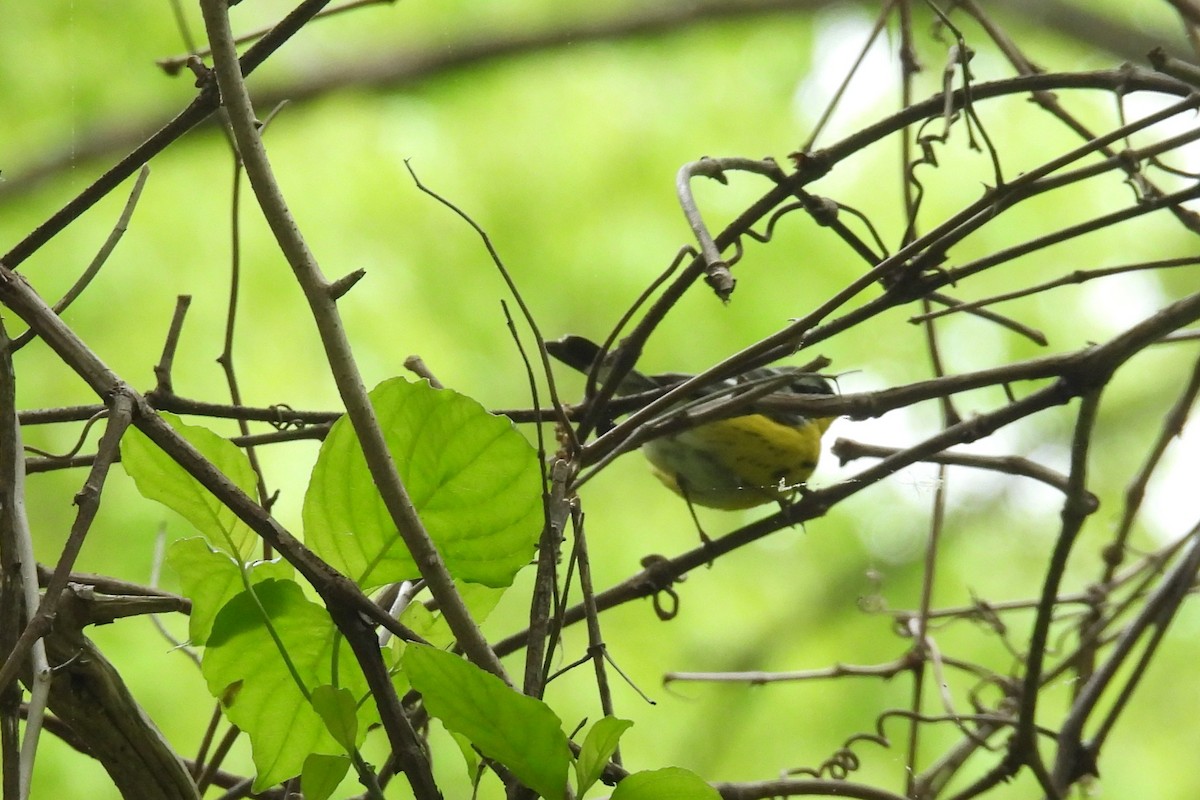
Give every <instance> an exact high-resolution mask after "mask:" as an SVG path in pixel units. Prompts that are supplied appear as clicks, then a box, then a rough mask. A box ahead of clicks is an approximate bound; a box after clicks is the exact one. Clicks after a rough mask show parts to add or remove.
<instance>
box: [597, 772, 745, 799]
mask: <svg viewBox="0 0 1200 800" xmlns="http://www.w3.org/2000/svg"><path fill="white" fill-rule="evenodd" d="M611 800H721V795H720V793H719V792H717V790H716V789H714V788H713V787H711V786H709V785H708V784H707V783H705V782H704V779H703V778H701V777H700V776H699V775H697V774H696V773H694V772H689V771H688V770H686V769H682V768H680V767H666V768H665V769H656V770H649V771H647V772H635V773H633V774H632V775H630V776H629V777H628V778H626V779H624V780H623V781H621V782H620V783H618V784H617V788H616V790H615V791H613V793H612V798H611Z"/></svg>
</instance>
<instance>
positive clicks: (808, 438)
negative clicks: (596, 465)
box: [642, 414, 832, 509]
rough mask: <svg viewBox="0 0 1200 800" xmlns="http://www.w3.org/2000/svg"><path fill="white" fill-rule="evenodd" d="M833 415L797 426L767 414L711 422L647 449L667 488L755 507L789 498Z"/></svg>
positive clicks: (712, 502)
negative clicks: (782, 422)
mask: <svg viewBox="0 0 1200 800" xmlns="http://www.w3.org/2000/svg"><path fill="white" fill-rule="evenodd" d="M830 422H832V420H830V419H819V420H811V421H807V422H804V423H803V424H801V425H799V426H796V427H792V426H788V425H783V424H781V423H779V422H777V421H775V420H773V419H771V418H770V417H766V416H763V415H762V414H748V415H746V416H742V417H734V418H732V419H727V420H721V421H719V422H710V423H708V424H706V425H700V426H697V427H695V428H692V429H689V430H686V431H682V432H680V433H677V434H674V435H672V436H664V437H662V438H659V439H655V440H653V441H651V442H649V443H647V444H646V445H644V446H643V447H642V452H643V453H645V455H646V458H647V459H649V460H650V463H651V465H652V466H653V469H654V474H655V475H656V476H657V477H658V479H659V480H661V481H662V482H663V483H664V484H665V485H666V486H667V488H669V489H670V490H671V491H673V492H675V493H676V494H679V495H680V496H682V497H684V498H686V499H688V500H690V501H691V502H693V503H696V504H697V505H702V506H708V507H710V508H722V509H739V508H752V507H754V506H757V505H762V504H763V503H770V502H779V501H784V500H787V499H789V498H790V497H791V496H792V495H793V494H794V493H795V491H796V489H797V488H798V487H799V486H800V485H801V484H803V483H804V482H805V481H806V480H808V478H809V476H810V475H812V472H813V470H814V469H816V466H817V460H818V459H819V458H820V456H821V434H822V433H824V432H825V429H826V428H828V427H829V424H830Z"/></svg>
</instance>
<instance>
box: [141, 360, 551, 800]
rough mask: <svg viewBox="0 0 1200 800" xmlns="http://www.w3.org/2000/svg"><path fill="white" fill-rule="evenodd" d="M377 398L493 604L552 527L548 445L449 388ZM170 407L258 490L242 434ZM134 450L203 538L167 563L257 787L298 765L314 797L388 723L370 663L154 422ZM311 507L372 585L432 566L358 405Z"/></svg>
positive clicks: (430, 622) (444, 548)
mask: <svg viewBox="0 0 1200 800" xmlns="http://www.w3.org/2000/svg"><path fill="white" fill-rule="evenodd" d="M371 401H372V403H373V406H374V409H375V413H376V415H377V417H378V419H379V421H380V424H381V425H382V427H383V429H384V431H385V435H386V438H387V442H388V445H389V449H390V452H391V455H392V458H393V460H394V461H395V463H396V466H397V469H398V470H399V472H400V475H401V478H402V479H403V480H404V482H405V484H406V486H407V487H408V489H409V491H410V493H411V495H412V498H413V502H414V505H415V507H416V510H417V512H418V514H419V515H420V516H421V518H422V520H423V521H424V523H425V525H426V526H427V529H428V531H429V534H430V537H431V538H432V539H433V541H434V543H435V545H436V546H437V547H438V549H439V550H440V551H441V552H442V554H443V557H444V559H445V561H446V565H447V567H448V568H449V570H450V572H451V573H452V574H453V575H454V576H455V578H456V579H457V581H458V582H459V586H460V588H461V589H462V591H463V594H464V596H465V598H466V600H467V603H468V607H469V608H471V610H472V611H473V612H475V613H476V614H477V615H478V616H479V617H483V616H486V614H487V612H488V611H490V609H491V607H492V606H493V605H494V604H495V602H496V600H497V599H498V597H499V593H500V591H501V590H502V589H503V587H506V586H508V585H509V584H511V583H512V580H513V578H514V576H515V575H516V573H517V571H518V570H519V569H521V567H523V566H524V565H525V564H527V563H528V562H529V560H530V557H531V555H532V553H533V548H534V544H535V542H536V540H537V537H538V535H539V533H540V530H541V508H542V505H541V495H542V492H541V473H540V469H539V466H538V463H537V457H536V454H535V453H534V451H533V449H532V448H531V447H530V445H529V444H528V442H526V441H525V439H524V438H523V437H522V436H521V435H520V434H519V433H517V431H516V430H515V429H514V428H513V426H512V424H511V423H510V422H509V421H508V420H506V419H504V418H500V417H496V416H493V415H491V414H489V413H487V412H486V411H485V410H484V409H483V408H482V407H481V406H480V405H479V404H478V403H476V402H475V401H473V400H471V399H470V398H467V397H464V396H462V395H460V394H458V393H456V392H453V391H450V390H437V389H433V388H432V387H430V386H429V385H428V384H427V383H424V382H421V383H410V382H408V381H405V380H403V379H400V378H396V379H392V380H389V381H385V382H384V383H382V384H381V385H380V386H378V387H377V388H376V389H375V390H374V391H373V392H372V393H371ZM163 416H164V418H165V419H166V420H167V421H168V422H169V423H170V424H171V425H172V427H173V428H175V430H176V431H178V432H179V433H180V434H181V435H182V436H183V437H184V438H186V439H187V440H188V441H189V442H190V443H191V444H192V445H193V446H194V447H195V448H196V449H197V450H198V451H199V452H200V453H201V454H202V455H203V456H204V457H205V458H207V459H208V460H209V461H211V462H212V463H213V464H214V465H215V466H217V467H218V468H219V469H221V470H222V471H223V472H224V473H225V474H226V475H227V476H228V477H229V478H230V479H231V480H232V481H233V483H234V484H236V485H237V486H238V488H240V489H241V490H242V491H244V492H247V493H252V492H253V491H254V473H253V470H252V469H251V467H250V463H249V461H248V459H247V458H246V456H245V455H244V454H243V453H242V452H241V451H240V450H239V449H238V448H237V447H236V446H234V445H233V444H232V443H231V442H229V441H227V440H225V439H223V438H221V437H220V436H218V435H216V434H215V433H213V432H211V431H208V430H206V429H204V428H200V427H196V426H192V425H186V424H184V423H183V422H182V421H180V420H179V419H178V418H176V417H174V416H172V415H169V414H164V415H163ZM122 463H123V464H124V466H125V469H126V471H127V472H128V473H129V474H130V475H131V476H132V477H133V479H134V482H135V484H136V485H137V487H138V490H139V491H140V492H141V493H142V494H143V495H144V496H146V497H147V498H150V499H153V500H157V501H159V502H161V503H163V504H164V505H166V506H167V507H169V508H171V509H173V510H174V511H176V512H178V513H179V514H180V515H181V516H183V517H184V518H185V519H186V520H187V521H188V522H190V523H191V524H192V525H193V526H195V528H196V529H197V530H198V531H199V532H200V533H201V534H202V536H203V538H189V539H183V540H181V541H178V542H176V543H174V545H173V546H172V547H171V549H170V552H169V554H168V561H169V563H170V564H171V566H172V567H173V568H174V569H175V570H176V571H177V572H178V573H179V574H180V576H181V581H182V584H183V589H184V592H185V593H186V594H187V596H188V597H189V598H191V600H192V603H193V612H192V616H191V621H190V628H189V634H190V638H191V641H192V643H193V644H196V645H204V646H205V650H204V657H203V661H202V665H201V670H202V672H203V675H204V678H205V680H206V682H207V684H208V688H209V690H210V692H211V693H212V694H213V696H214V697H216V698H218V699H219V700H220V702H221V705H222V708H223V709H224V711H225V714H226V716H228V718H229V719H230V721H231V722H233V723H235V724H236V725H238V726H239V727H240V728H241V729H242V730H243V731H245V732H246V733H247V735H248V736H249V738H250V741H251V744H252V748H253V757H254V762H255V767H256V769H257V777H256V780H255V790H256V791H257V790H261V789H263V788H266V787H269V786H272V785H274V784H277V783H279V782H281V781H283V780H286V779H288V778H290V777H292V776H294V775H297V774H301V773H302V774H303V782H304V787H305V790H306V793H307V794H308V795H309V796H316V797H323V796H328V794H329V793H330V792H332V790H333V789H334V788H335V787H336V786H337V784H338V783H339V782H340V781H341V779H342V777H343V776H344V775H345V773H346V771H347V769H348V768H349V766H350V765H351V763H352V761H353V757H354V756H355V755H356V753H357V748H358V747H360V746H361V745H362V743H363V740H364V738H365V736H366V732H367V730H368V728H369V727H370V726H371V725H372V724H374V723H376V722H378V715H377V713H376V712H375V707H374V704H373V703H371V702H370V698H369V692H368V689H367V686H366V681H365V679H364V678H363V675H362V672H361V670H360V669H359V667H358V664H357V662H356V660H355V659H354V656H353V654H352V652H351V651H350V649H349V647H348V645H347V644H346V643H345V640H344V639H343V638H342V637H341V635H340V633H339V632H338V630H337V629H336V627H335V626H334V624H333V622H332V620H331V618H330V616H329V614H328V613H327V612H326V610H325V609H324V607H322V606H321V605H320V604H318V603H316V602H313V601H312V600H310V599H309V598H308V597H307V596H306V592H305V589H304V588H303V587H302V586H301V585H300V583H298V582H297V581H296V579H295V576H294V572H293V570H292V567H291V565H289V564H287V563H286V562H284V561H282V560H280V559H274V560H271V561H254V560H252V559H251V553H252V552H253V547H254V544H255V541H256V538H255V536H254V534H253V531H252V530H251V529H250V528H249V526H247V525H246V524H245V523H244V522H243V521H241V520H240V519H238V518H237V517H236V516H235V515H234V514H233V512H232V511H230V510H229V509H228V508H226V507H225V506H224V505H223V504H222V503H221V502H220V501H219V500H218V499H217V498H216V497H215V496H214V495H213V494H212V493H211V492H210V491H208V490H207V489H206V488H204V487H203V486H202V485H201V484H200V483H199V482H198V481H197V480H196V479H195V478H193V477H192V476H191V475H189V474H188V473H187V472H186V471H185V470H184V469H183V468H182V467H180V466H179V465H178V464H176V463H175V462H174V461H173V460H171V459H170V458H168V457H167V456H166V455H165V454H164V453H163V452H162V451H161V450H159V449H158V447H157V446H155V445H154V444H153V443H152V442H151V441H150V440H149V439H148V438H147V437H146V436H145V435H144V434H142V433H140V432H138V431H136V430H131V431H130V432H129V434H127V435H126V437H125V439H124V441H123V443H122ZM304 521H305V528H306V530H305V534H306V537H305V538H306V539H307V541H308V543H309V545H310V547H311V548H312V549H313V550H314V552H316V553H317V555H319V556H321V557H322V558H324V559H326V560H327V561H328V562H329V563H330V564H332V565H333V566H335V567H336V568H337V569H339V570H341V571H343V572H344V573H346V574H348V575H350V576H351V577H352V578H353V579H354V580H355V581H356V582H357V583H358V584H359V585H360V586H361V587H362V588H364V589H369V588H371V587H374V586H378V585H380V584H382V583H390V582H396V581H402V580H407V579H413V578H418V577H420V573H419V572H418V570H417V568H416V565H415V563H414V561H413V559H412V557H411V555H410V554H409V553H408V550H407V549H406V548H405V546H404V543H403V540H402V538H401V537H400V535H399V532H398V531H397V529H396V527H395V525H394V524H392V522H391V519H390V517H389V515H388V514H387V513H386V509H385V508H384V507H383V503H382V501H381V500H380V498H379V496H378V493H377V492H376V490H375V485H374V483H373V481H372V480H371V476H370V474H369V472H368V471H367V468H366V464H365V462H364V460H363V457H362V452H361V448H360V447H359V444H358V440H357V437H356V436H355V434H354V430H353V428H352V427H351V425H350V423H349V420H348V419H346V418H343V419H341V420H339V421H338V422H337V423H335V425H334V426H333V428H332V430H331V431H330V434H329V436H328V438H327V439H326V441H325V443H324V445H323V447H322V448H321V453H320V457H319V459H318V462H317V464H316V467H315V469H314V471H313V475H312V477H311V481H310V484H309V488H308V492H307V494H306V495H305V504H304ZM474 584H482V585H474ZM404 619H405V620H406V622H411V623H413V624H414V625H415V626H416V627H418V628H420V629H422V630H423V631H424V632H425V633H427V634H428V635H429V640H431V641H435V642H441V643H443V644H448V643H449V642H450V641H451V640H452V637H451V636H450V635H449V632H448V630H447V629H446V627H445V624H444V622H443V621H442V620H441V619H440V617H439V616H438V615H437V614H433V613H430V612H428V611H427V610H426V609H425V608H424V607H423V606H421V605H420V604H414V605H413V606H411V607H410V609H409V610H408V611H407V612H406V613H405V616H404ZM394 647H396V648H397V650H398V651H399V650H400V649H402V645H400V644H396V645H394ZM397 655H398V652H397V653H396V654H393V655H392V656H391V662H392V663H394V662H395V660H396V656H397ZM396 679H397V682H398V684H399V685H403V681H404V680H406V678H405V676H403V675H399V674H398V675H397V678H396ZM560 735H561V734H560Z"/></svg>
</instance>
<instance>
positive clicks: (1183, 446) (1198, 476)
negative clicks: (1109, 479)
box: [1142, 422, 1200, 542]
mask: <svg viewBox="0 0 1200 800" xmlns="http://www.w3.org/2000/svg"><path fill="white" fill-rule="evenodd" d="M1198 490H1200V425H1197V424H1196V423H1195V422H1193V423H1192V424H1191V425H1188V426H1187V427H1185V428H1184V429H1183V435H1181V436H1180V437H1179V438H1178V439H1175V440H1173V441H1172V442H1171V444H1170V446H1169V447H1168V448H1167V452H1166V453H1164V454H1163V460H1162V463H1161V464H1160V465H1159V467H1158V469H1157V470H1155V471H1154V475H1153V477H1151V479H1150V483H1149V485H1148V486H1146V497H1145V499H1144V500H1143V501H1142V519H1143V521H1144V522H1145V523H1146V526H1147V527H1148V528H1149V530H1150V532H1151V533H1152V534H1153V535H1154V537H1155V538H1157V539H1160V540H1162V541H1163V542H1169V541H1175V540H1176V539H1178V538H1179V537H1181V536H1183V534H1185V533H1187V532H1188V531H1189V530H1191V528H1192V526H1194V525H1195V524H1196V522H1197V520H1200V491H1198Z"/></svg>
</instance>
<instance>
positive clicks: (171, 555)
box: [167, 536, 295, 645]
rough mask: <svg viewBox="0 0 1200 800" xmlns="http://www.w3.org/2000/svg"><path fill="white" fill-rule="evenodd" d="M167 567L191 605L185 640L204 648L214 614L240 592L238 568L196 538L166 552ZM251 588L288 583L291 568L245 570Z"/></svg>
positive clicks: (273, 564)
mask: <svg viewBox="0 0 1200 800" xmlns="http://www.w3.org/2000/svg"><path fill="white" fill-rule="evenodd" d="M167 564H169V565H170V566H171V568H172V569H174V570H175V572H176V573H177V574H178V575H179V580H180V583H181V584H182V586H183V594H184V595H185V596H186V597H188V598H189V599H191V601H192V613H191V615H190V616H189V617H188V638H189V639H190V640H191V642H192V644H197V645H200V644H204V642H205V641H206V640H207V639H208V634H209V631H211V630H212V624H213V620H214V619H216V616H217V612H219V611H220V610H221V608H222V607H224V605H225V604H226V603H228V602H229V600H230V599H231V598H232V597H233V596H234V595H236V594H238V593H239V592H241V591H242V590H243V589H245V586H244V585H243V583H242V575H241V571H242V567H241V566H240V565H239V564H238V562H237V561H235V560H234V559H233V557H232V556H230V555H229V554H228V553H225V552H223V551H219V550H214V549H213V548H212V547H211V546H210V545H209V544H208V542H207V541H205V540H204V539H201V538H200V537H199V536H193V537H191V538H190V539H180V540H179V541H177V542H174V543H172V544H171V546H170V548H168V550H167ZM247 571H248V573H249V579H250V583H251V584H255V583H261V582H262V581H265V580H290V579H291V578H292V576H293V575H294V574H295V570H294V569H293V568H292V565H291V564H289V563H287V562H286V561H284V560H283V559H281V558H277V559H273V560H271V561H259V562H256V563H253V564H250V565H249V566H248V567H247Z"/></svg>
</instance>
